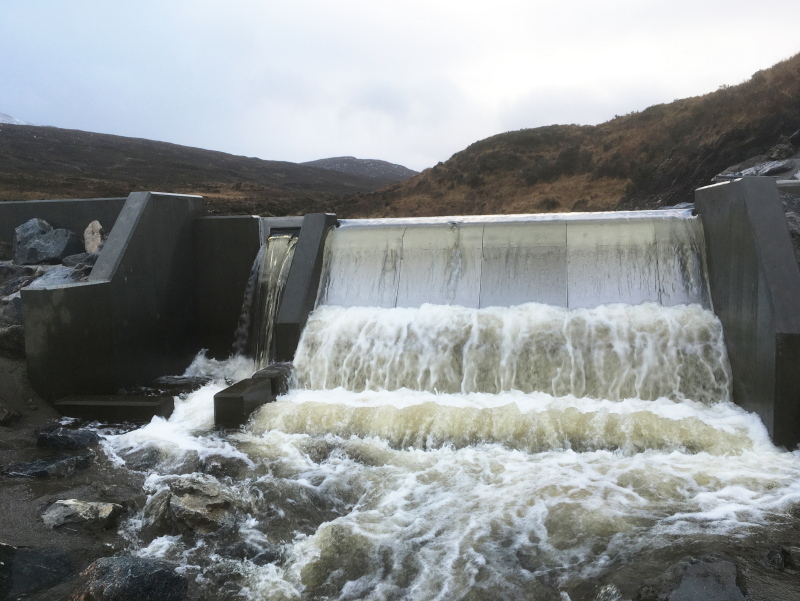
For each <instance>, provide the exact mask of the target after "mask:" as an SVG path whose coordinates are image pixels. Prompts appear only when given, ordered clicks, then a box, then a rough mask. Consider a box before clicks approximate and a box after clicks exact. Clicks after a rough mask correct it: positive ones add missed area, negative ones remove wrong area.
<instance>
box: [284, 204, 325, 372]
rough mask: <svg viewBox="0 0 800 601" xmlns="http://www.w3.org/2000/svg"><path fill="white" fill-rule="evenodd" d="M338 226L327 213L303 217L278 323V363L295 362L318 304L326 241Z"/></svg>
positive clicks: (310, 214)
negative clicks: (294, 359) (302, 335)
mask: <svg viewBox="0 0 800 601" xmlns="http://www.w3.org/2000/svg"><path fill="white" fill-rule="evenodd" d="M335 224H336V216H335V215H331V214H328V213H309V214H308V215H306V216H305V217H303V225H302V227H301V228H300V234H299V236H298V239H297V246H296V247H295V251H294V259H293V260H292V267H291V269H290V270H289V277H288V278H287V280H286V288H285V289H284V292H283V300H282V301H281V306H280V308H279V309H278V318H277V320H276V323H275V348H276V355H277V359H278V361H291V360H292V359H293V358H294V353H295V351H296V350H297V344H298V342H299V341H300V334H301V332H302V331H303V328H304V327H305V325H306V321H307V320H308V315H309V313H311V311H312V310H313V309H314V305H315V303H316V301H317V291H318V289H319V280H320V275H321V273H322V263H323V253H324V250H325V237H326V236H327V233H328V230H329V229H330V228H331V227H333V226H334V225H335Z"/></svg>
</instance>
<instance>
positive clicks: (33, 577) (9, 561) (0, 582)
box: [0, 543, 72, 599]
mask: <svg viewBox="0 0 800 601" xmlns="http://www.w3.org/2000/svg"><path fill="white" fill-rule="evenodd" d="M70 574H72V564H71V563H70V561H69V558H68V557H67V556H66V555H64V554H63V553H60V552H59V551H54V550H50V549H28V548H25V547H12V546H11V545H5V544H3V543H0V599H18V598H20V597H25V596H27V595H29V594H31V593H35V592H36V591H40V590H44V589H48V588H51V587H53V586H55V585H56V584H58V583H59V582H62V581H63V580H64V579H66V578H67V577H68V576H69V575H70Z"/></svg>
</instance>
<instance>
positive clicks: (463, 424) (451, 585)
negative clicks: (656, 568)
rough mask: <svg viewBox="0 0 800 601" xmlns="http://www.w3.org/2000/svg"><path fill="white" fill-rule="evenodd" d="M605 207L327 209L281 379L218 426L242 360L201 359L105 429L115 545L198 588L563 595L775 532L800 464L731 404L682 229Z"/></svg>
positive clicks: (247, 365)
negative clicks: (159, 400) (247, 413)
mask: <svg viewBox="0 0 800 601" xmlns="http://www.w3.org/2000/svg"><path fill="white" fill-rule="evenodd" d="M614 221H615V220H614V219H611V218H610V217H609V216H584V217H583V218H577V217H574V216H573V217H570V218H563V219H561V220H559V219H555V218H545V219H540V220H536V219H532V218H525V219H523V218H520V219H516V220H515V219H510V220H509V219H507V220H505V221H503V220H486V219H484V220H483V221H479V220H464V221H462V222H453V221H452V220H451V221H448V220H438V221H437V220H428V221H424V220H423V221H422V222H419V221H418V222H411V221H409V222H407V223H405V222H404V223H397V220H394V222H385V221H373V222H360V223H358V224H356V223H352V224H351V223H347V222H346V223H345V224H344V225H343V226H342V227H341V228H339V229H338V230H337V231H335V232H333V234H332V235H331V236H330V237H329V241H328V248H327V255H326V267H325V271H324V274H323V281H322V285H321V288H320V295H319V303H318V307H317V309H316V310H315V311H314V313H313V314H312V315H311V317H310V319H309V322H308V325H307V327H306V329H305V330H304V332H303V336H302V339H301V341H300V347H299V348H298V351H297V355H296V357H295V371H294V376H293V377H294V381H293V385H292V387H291V390H290V391H289V393H288V394H286V395H284V396H283V397H281V398H279V399H278V401H277V402H275V403H271V404H268V405H265V406H263V407H262V408H261V409H260V410H259V411H257V412H256V413H255V414H254V415H253V417H252V419H251V420H250V422H249V423H248V424H247V425H246V426H245V427H244V428H242V429H241V430H240V431H236V432H226V433H218V432H215V431H214V430H213V395H214V394H215V393H216V392H217V391H219V390H221V389H222V388H224V387H225V386H226V378H227V381H230V380H235V379H238V378H242V377H247V376H249V375H250V373H252V371H253V370H254V369H255V368H256V365H255V363H254V361H253V360H252V359H248V358H245V357H243V356H237V357H234V358H232V359H231V360H229V361H226V362H216V361H212V360H208V359H205V358H203V357H199V358H198V360H197V361H196V362H195V363H194V364H193V366H192V367H191V368H190V375H191V374H203V375H208V376H212V377H213V378H215V380H214V382H213V383H212V384H209V385H208V386H206V387H204V388H203V389H201V390H199V391H197V392H195V393H193V394H191V395H189V396H188V397H187V398H185V399H182V400H179V401H177V402H176V409H175V413H174V414H173V416H172V417H171V418H170V419H169V420H163V419H160V418H154V419H153V421H152V422H151V423H150V424H149V425H147V426H145V427H143V428H141V429H138V430H135V431H132V432H129V433H126V434H123V435H119V436H115V437H111V438H109V439H108V440H107V441H106V448H107V450H108V451H109V452H110V453H113V454H114V455H116V456H117V457H119V458H120V460H121V461H126V462H127V463H128V464H129V465H130V466H131V467H135V466H136V465H140V464H141V459H142V457H147V458H148V463H147V468H146V469H148V470H149V471H150V475H149V477H148V478H147V481H146V487H147V490H148V493H149V495H150V496H149V500H148V503H147V506H146V507H145V509H144V511H143V512H142V513H141V514H140V515H138V516H137V517H136V518H135V519H133V520H130V521H129V522H128V524H127V526H126V529H127V530H126V531H127V536H128V537H129V540H130V542H131V546H132V547H133V548H134V549H136V552H137V553H138V554H140V555H143V556H149V557H162V558H167V559H170V560H173V561H176V562H178V563H180V564H181V565H182V566H183V568H182V569H184V570H185V571H187V572H188V573H190V574H194V575H195V576H196V580H197V582H198V586H200V588H201V589H203V590H206V591H207V593H205V594H207V595H208V596H207V598H209V599H211V598H214V599H224V598H229V599H234V598H242V597H241V596H240V595H243V596H244V598H248V599H253V600H255V599H270V600H288V599H309V600H310V599H376V600H377V599H382V600H387V599H411V600H430V599H441V600H451V599H470V600H476V599H509V600H511V599H546V600H550V599H554V600H558V599H562V600H563V599H567V598H569V599H572V601H579V600H581V599H584V598H586V599H589V598H592V599H593V598H594V597H593V596H592V597H586V596H584V595H585V594H586V592H585V591H587V590H594V589H593V588H592V587H593V586H594V585H593V584H592V583H597V582H603V581H604V578H607V577H608V576H609V574H611V573H613V572H614V571H615V570H618V569H619V568H620V567H621V566H624V565H626V564H627V563H628V562H631V561H635V560H636V559H637V558H640V557H644V556H648V555H653V554H655V555H656V556H657V554H658V553H659V552H660V550H663V549H669V548H671V547H680V546H684V547H685V546H686V545H687V544H689V543H695V542H698V543H699V542H702V543H703V544H710V545H713V544H714V543H715V542H717V543H720V544H722V543H723V542H724V541H730V540H734V539H737V538H741V539H746V537H748V536H751V535H752V533H753V532H754V531H755V530H757V529H759V528H769V527H771V526H770V525H771V524H773V525H774V524H780V522H781V520H783V519H785V517H786V516H787V515H788V512H790V511H791V509H792V508H793V507H795V506H796V505H797V503H798V502H800V456H798V454H797V453H790V452H786V451H784V450H781V449H778V448H776V447H774V446H773V445H772V443H771V442H770V440H769V437H768V435H767V432H766V430H765V428H764V427H763V425H762V424H761V422H760V421H759V419H758V418H757V417H756V416H755V415H753V414H749V413H746V412H745V411H743V410H742V409H741V408H739V407H737V406H736V405H734V404H733V403H732V402H731V398H730V390H731V379H730V370H729V367H728V362H727V356H726V351H725V345H724V339H723V332H722V328H721V325H720V323H719V320H718V319H717V318H716V317H715V315H714V314H713V313H712V312H711V310H710V301H709V296H708V288H707V285H706V282H705V274H704V268H703V266H704V258H703V254H702V253H703V243H702V230H701V229H700V228H699V224H698V223H697V221H696V220H695V219H694V218H692V217H691V216H690V215H689V214H687V213H674V212H673V213H671V214H670V213H669V212H654V213H653V214H650V215H645V216H642V215H637V216H629V217H625V216H623V218H622V219H621V220H619V223H614ZM551 230H552V231H551ZM592 248H593V249H594V250H591V251H590V250H588V249H592ZM276 269H277V268H276ZM270 277H271V276H270ZM537 278H538V279H537ZM532 280H535V285H534V284H533V283H531V281H532ZM137 462H139V463H138V464H137ZM141 469H144V468H141ZM775 527H777V526H775ZM663 567H664V568H666V567H667V566H666V565H664V566H663ZM587 583H588V584H587ZM590 585H591V586H590Z"/></svg>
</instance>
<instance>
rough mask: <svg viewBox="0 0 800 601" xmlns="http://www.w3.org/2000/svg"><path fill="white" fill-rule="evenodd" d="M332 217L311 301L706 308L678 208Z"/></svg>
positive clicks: (702, 281)
mask: <svg viewBox="0 0 800 601" xmlns="http://www.w3.org/2000/svg"><path fill="white" fill-rule="evenodd" d="M340 224H341V226H340V227H339V228H338V229H336V230H334V231H333V232H331V234H330V235H329V236H328V241H327V246H326V251H325V266H324V268H323V279H322V284H321V287H320V296H319V304H328V305H339V306H344V307H352V306H369V307H384V308H387V307H419V306H421V305H422V304H425V303H430V304H438V305H460V306H464V307H470V308H484V307H493V306H504V307H508V306H513V305H519V304H522V303H527V302H536V303H542V304H546V305H552V306H556V307H566V308H570V309H575V308H586V307H597V306H599V305H604V304H610V303H626V304H639V303H643V302H654V303H658V304H660V305H663V306H673V305H679V304H699V305H702V306H703V307H705V308H710V306H711V303H710V294H709V291H708V284H707V281H706V277H705V256H704V252H705V251H704V243H703V230H702V226H701V224H700V222H699V220H698V219H697V218H696V217H692V215H691V212H690V211H686V210H668V211H637V212H619V213H614V214H610V213H582V214H557V215H522V216H496V217H476V218H469V217H459V218H432V219H375V220H352V221H349V220H342V221H340Z"/></svg>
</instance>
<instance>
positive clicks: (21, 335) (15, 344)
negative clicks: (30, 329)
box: [0, 325, 25, 359]
mask: <svg viewBox="0 0 800 601" xmlns="http://www.w3.org/2000/svg"><path fill="white" fill-rule="evenodd" d="M0 355H2V356H4V357H8V358H10V359H24V358H25V331H24V330H23V329H22V326H21V325H13V326H3V325H0Z"/></svg>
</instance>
